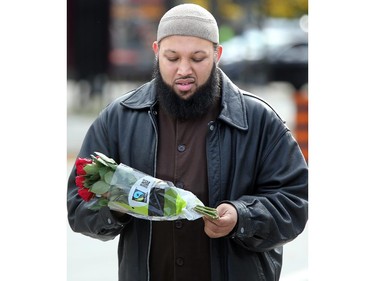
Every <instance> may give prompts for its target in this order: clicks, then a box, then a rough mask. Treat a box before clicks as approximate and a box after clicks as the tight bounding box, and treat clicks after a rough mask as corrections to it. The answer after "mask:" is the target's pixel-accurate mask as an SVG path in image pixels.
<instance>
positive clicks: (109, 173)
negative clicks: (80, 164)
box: [104, 171, 114, 184]
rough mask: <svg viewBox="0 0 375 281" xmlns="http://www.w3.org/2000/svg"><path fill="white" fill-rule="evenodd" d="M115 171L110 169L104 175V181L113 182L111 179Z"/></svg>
mask: <svg viewBox="0 0 375 281" xmlns="http://www.w3.org/2000/svg"><path fill="white" fill-rule="evenodd" d="M113 174H114V173H113V172H112V171H108V172H107V173H106V174H105V175H104V181H105V182H106V183H108V184H111V181H112V178H113Z"/></svg>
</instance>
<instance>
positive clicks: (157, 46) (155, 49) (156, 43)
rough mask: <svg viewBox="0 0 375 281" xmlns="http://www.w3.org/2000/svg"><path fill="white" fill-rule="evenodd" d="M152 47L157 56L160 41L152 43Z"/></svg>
mask: <svg viewBox="0 0 375 281" xmlns="http://www.w3.org/2000/svg"><path fill="white" fill-rule="evenodd" d="M152 49H153V50H154V54H155V56H157V55H158V52H159V44H158V42H156V41H154V43H152Z"/></svg>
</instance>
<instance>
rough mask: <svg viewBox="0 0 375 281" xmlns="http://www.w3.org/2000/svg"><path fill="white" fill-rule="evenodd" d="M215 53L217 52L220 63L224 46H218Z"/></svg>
mask: <svg viewBox="0 0 375 281" xmlns="http://www.w3.org/2000/svg"><path fill="white" fill-rule="evenodd" d="M215 54H216V63H219V61H220V58H221V55H222V54H223V46H222V45H219V46H217V49H216V52H215Z"/></svg>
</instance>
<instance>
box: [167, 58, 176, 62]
mask: <svg viewBox="0 0 375 281" xmlns="http://www.w3.org/2000/svg"><path fill="white" fill-rule="evenodd" d="M167 59H168V60H169V61H172V62H173V61H177V60H178V58H167Z"/></svg>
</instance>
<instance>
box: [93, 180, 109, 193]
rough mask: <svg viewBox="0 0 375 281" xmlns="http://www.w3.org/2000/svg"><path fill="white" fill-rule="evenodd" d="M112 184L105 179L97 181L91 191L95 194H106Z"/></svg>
mask: <svg viewBox="0 0 375 281" xmlns="http://www.w3.org/2000/svg"><path fill="white" fill-rule="evenodd" d="M109 188H110V185H109V184H108V183H105V182H104V181H97V182H96V183H94V184H93V185H92V187H91V189H90V191H91V192H93V193H95V194H104V193H106V192H108V190H109Z"/></svg>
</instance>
